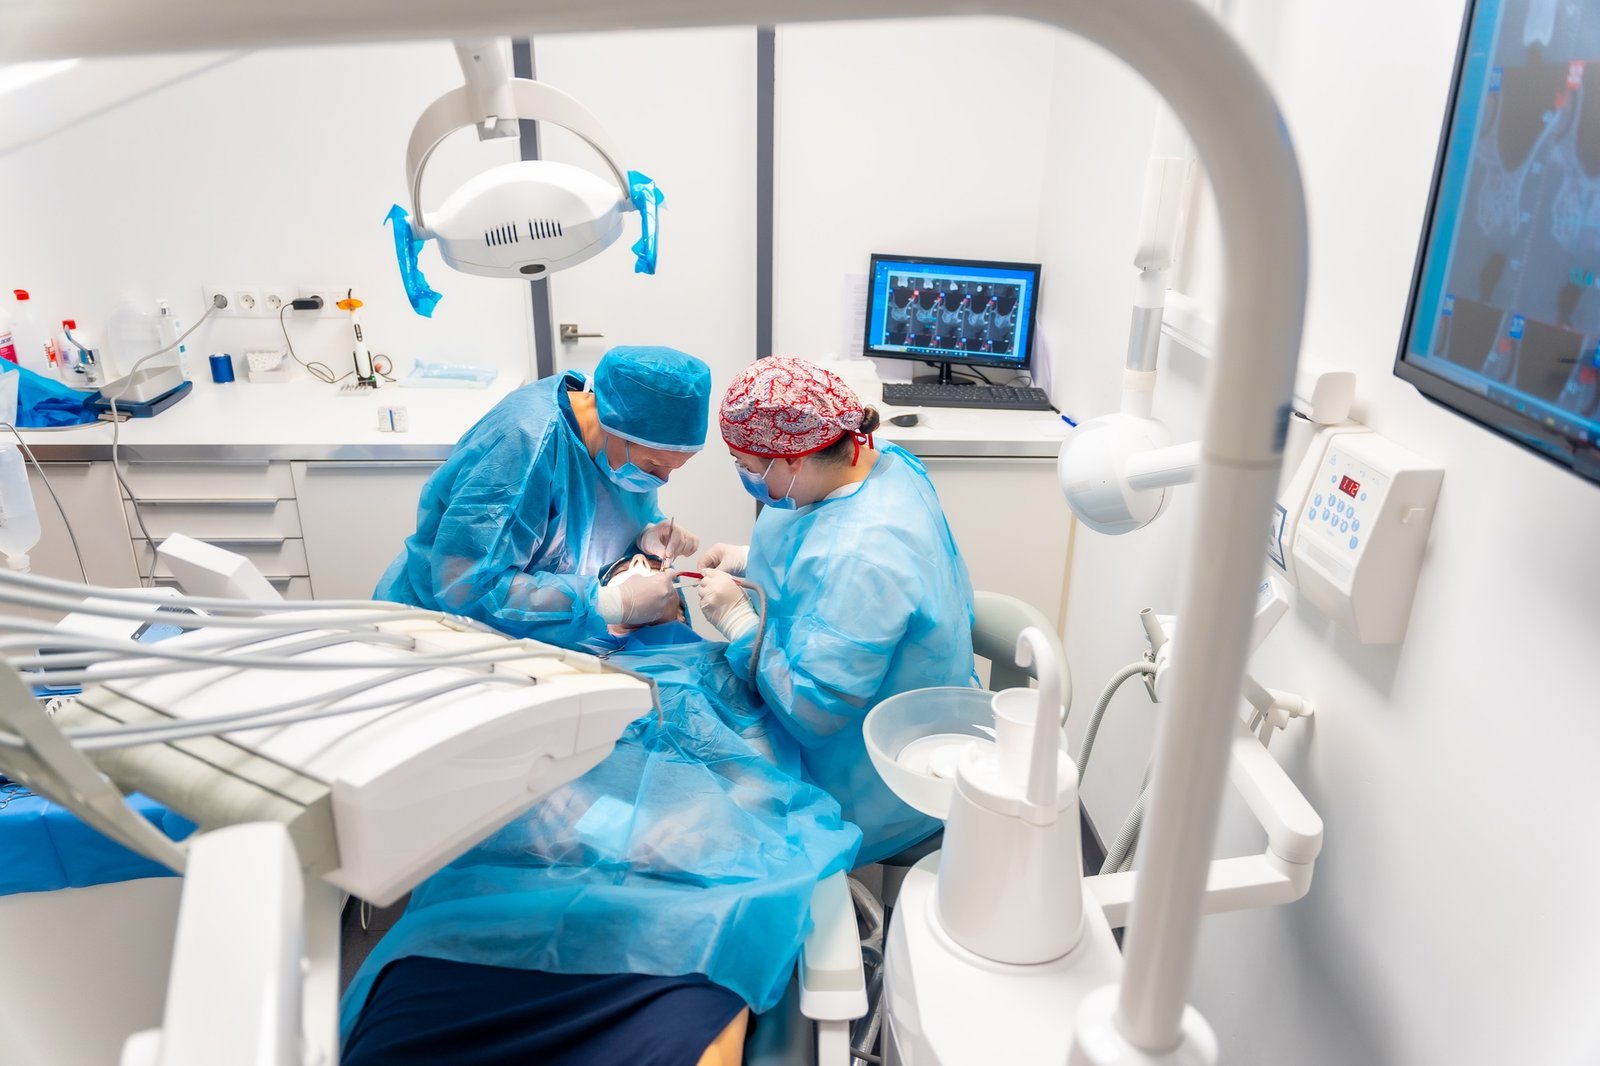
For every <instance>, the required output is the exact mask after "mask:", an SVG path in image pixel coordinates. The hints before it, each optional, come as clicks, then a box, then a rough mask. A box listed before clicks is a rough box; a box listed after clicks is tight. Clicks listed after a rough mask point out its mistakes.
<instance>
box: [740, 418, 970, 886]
mask: <svg viewBox="0 0 1600 1066" xmlns="http://www.w3.org/2000/svg"><path fill="white" fill-rule="evenodd" d="M745 576H746V577H747V578H748V579H749V580H750V581H752V582H754V583H755V584H757V585H760V586H761V587H762V588H763V589H765V590H766V593H767V629H766V636H765V638H764V639H763V641H762V645H761V659H760V664H759V667H758V676H757V677H756V678H755V683H756V685H757V687H758V688H759V689H760V692H761V695H762V698H763V699H764V700H765V701H766V704H767V706H768V707H769V708H770V709H771V711H772V712H773V713H774V714H775V715H776V716H777V719H778V722H779V724H780V725H781V726H782V727H783V728H784V730H785V731H786V732H787V733H788V734H789V735H790V736H792V737H793V738H794V739H795V740H796V741H798V742H799V744H800V748H801V760H802V762H803V763H804V766H805V769H806V772H807V778H808V780H811V781H814V782H816V783H817V784H819V785H821V786H822V787H823V788H825V789H827V790H828V791H829V792H830V793H832V795H833V796H834V798H836V799H837V800H838V801H839V803H840V805H841V806H842V807H843V808H844V814H845V817H846V818H847V819H849V820H850V821H852V822H854V823H855V824H856V825H858V826H860V827H861V832H862V834H863V836H864V842H863V844H862V848H861V861H862V862H876V861H878V860H880V859H884V858H887V857H889V856H890V855H893V854H895V853H896V852H898V851H900V850H902V849H903V848H905V847H907V846H909V845H911V844H914V843H916V842H917V841H919V840H921V839H923V838H924V837H926V836H928V835H929V834H930V833H932V832H933V831H934V830H935V829H936V828H938V824H939V823H938V822H937V821H935V820H934V819H932V818H929V817H927V816H926V815H923V814H919V813H918V812H917V811H915V810H913V809H912V808H911V807H909V806H907V805H906V804H905V803H902V802H901V801H900V799H899V798H898V797H897V796H895V794H894V793H893V792H892V791H890V789H889V787H888V786H887V785H885V784H884V783H883V780H882V779H881V778H880V777H879V776H878V773H877V771H876V770H874V769H873V768H872V762H871V760H870V759H869V757H868V756H867V749H866V741H865V740H864V739H863V737H862V734H861V724H862V721H863V719H865V718H866V715H867V712H868V711H870V710H871V709H872V708H873V707H874V706H876V705H877V704H878V703H880V702H881V701H883V700H885V699H887V698H888V697H890V696H893V695H895V694H896V693H900V692H905V691H907V690H909V689H914V688H926V687H928V686H932V685H970V684H973V683H974V680H973V660H972V620H973V619H972V580H971V578H970V577H969V576H968V574H967V565H966V563H965V562H964V561H963V560H962V558H961V552H960V551H959V550H958V549H957V548H956V542H955V538H954V537H953V536H952V535H951V533H950V526H949V524H948V523H947V522H946V521H945V517H944V510H943V509H942V508H941V507H940V505H939V497H938V495H937V494H936V493H935V492H934V488H933V483H932V482H931V481H929V480H928V472H927V469H926V468H925V467H923V465H922V463H921V462H919V461H918V460H917V459H916V457H914V456H913V455H911V454H910V453H909V452H907V451H905V450H903V449H901V448H898V447H896V446H894V445H892V444H886V445H884V446H883V448H882V450H881V451H880V453H879V456H878V461H877V464H876V465H875V466H874V467H873V469H872V472H871V473H870V474H868V475H867V479H866V480H865V481H864V482H862V483H861V487H860V488H859V489H857V490H856V491H855V492H854V493H851V494H850V495H848V496H844V497H840V498H837V499H827V500H821V501H818V502H817V503H814V504H810V505H807V506H805V507H801V508H798V509H797V510H792V511H787V510H779V509H777V508H773V507H767V508H764V509H763V510H762V512H761V516H760V517H759V518H758V519H757V520H756V526H755V532H754V533H753V534H752V535H751V538H750V560H749V563H748V565H747V570H746V575H745ZM754 640H755V633H754V632H753V631H752V632H750V633H746V634H745V635H744V636H742V637H740V638H739V639H738V640H736V641H734V642H733V644H732V645H731V646H730V647H729V650H728V662H729V664H730V666H732V667H733V669H734V670H735V671H737V672H739V673H740V674H741V676H745V677H748V676H749V662H750V652H751V646H752V643H753V642H754Z"/></svg>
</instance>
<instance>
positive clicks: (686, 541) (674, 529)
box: [639, 521, 700, 563]
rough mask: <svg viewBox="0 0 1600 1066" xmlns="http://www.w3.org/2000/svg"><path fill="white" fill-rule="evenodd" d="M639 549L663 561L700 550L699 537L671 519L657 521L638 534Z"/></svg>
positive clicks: (669, 560)
mask: <svg viewBox="0 0 1600 1066" xmlns="http://www.w3.org/2000/svg"><path fill="white" fill-rule="evenodd" d="M639 550H640V551H642V552H644V553H645V554H647V555H654V556H655V557H656V558H658V559H661V560H663V561H665V562H669V563H670V562H671V561H672V560H674V559H677V558H679V557H680V556H684V555H693V554H694V553H695V552H697V551H699V550H700V538H699V537H697V536H695V535H694V534H693V533H690V532H689V531H688V530H687V529H684V528H683V527H682V526H680V525H677V524H675V523H673V522H671V521H667V522H657V523H656V524H655V525H653V526H648V527H646V528H645V531H644V532H643V533H640V534H639Z"/></svg>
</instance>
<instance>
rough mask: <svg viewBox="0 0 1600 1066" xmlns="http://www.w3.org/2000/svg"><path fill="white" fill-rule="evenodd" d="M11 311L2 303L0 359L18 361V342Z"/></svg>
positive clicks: (0, 307) (0, 311)
mask: <svg viewBox="0 0 1600 1066" xmlns="http://www.w3.org/2000/svg"><path fill="white" fill-rule="evenodd" d="M13 325H14V323H13V322H12V320H11V313H10V312H9V311H8V310H6V308H5V306H4V305H0V359H4V360H6V361H7V362H12V363H15V362H16V361H17V342H16V338H15V337H13V336H12V332H11V330H12V326H13Z"/></svg>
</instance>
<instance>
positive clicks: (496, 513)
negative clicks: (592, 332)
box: [373, 373, 662, 651]
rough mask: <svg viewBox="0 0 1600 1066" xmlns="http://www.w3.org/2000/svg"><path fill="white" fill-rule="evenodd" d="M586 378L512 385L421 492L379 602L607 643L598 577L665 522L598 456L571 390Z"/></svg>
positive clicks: (589, 644)
mask: <svg viewBox="0 0 1600 1066" xmlns="http://www.w3.org/2000/svg"><path fill="white" fill-rule="evenodd" d="M583 380H584V379H583V376H582V375H581V374H577V373H568V374H564V375H559V376H556V377H550V378H545V379H543V380H542V381H536V382H534V383H532V384H531V385H524V386H523V387H522V388H520V389H518V390H516V391H515V392H513V393H511V394H510V395H509V396H507V397H506V398H505V399H503V400H501V401H500V402H499V403H498V404H496V405H495V407H494V409H493V410H491V411H490V412H489V413H488V414H486V415H484V416H483V418H481V419H480V420H479V421H478V423H477V425H475V426H473V427H472V428H471V429H469V430H468V431H467V432H466V435H465V436H463V437H462V438H461V440H460V441H459V442H458V443H457V444H456V448H455V451H454V452H452V453H451V455H450V458H449V459H448V460H447V461H446V462H445V464H444V465H443V466H442V467H440V468H439V469H438V470H436V471H435V472H434V474H433V476H432V477H430V478H429V479H428V482H427V484H426V485H424V486H423V489H422V500H421V502H420V503H419V504H418V507H417V531H416V533H414V534H412V535H411V536H410V537H408V538H406V543H405V548H404V550H403V551H401V553H400V555H399V557H398V558H396V559H395V561H394V562H392V563H390V564H389V569H388V570H387V571H385V572H384V575H383V577H382V578H381V579H380V580H379V582H378V587H377V590H376V591H375V592H374V593H373V598H374V599H380V600H393V601H395V602H398V603H409V604H414V605H416V606H419V607H425V608H427V609H429V610H435V611H448V612H450V613H452V614H460V615H466V616H467V617H469V618H475V619H477V620H478V621H481V622H484V623H487V624H488V625H491V626H494V627H495V628H496V629H498V630H500V631H501V632H504V633H507V634H510V635H511V636H514V637H532V638H534V639H535V640H542V641H545V642H546V643H549V644H557V645H560V646H562V647H567V648H580V647H581V648H586V649H588V650H591V651H608V650H611V649H614V648H615V647H616V646H617V642H616V641H615V640H613V639H612V638H611V636H610V635H609V634H608V633H607V632H606V623H605V620H604V619H602V618H601V617H600V611H599V606H598V604H597V602H596V599H595V597H596V594H597V593H598V591H599V589H600V581H599V577H600V575H601V574H602V573H603V572H604V571H605V569H606V568H607V567H608V566H610V565H611V564H612V563H614V562H616V561H617V560H618V559H620V558H622V557H623V556H624V555H625V554H627V553H628V551H629V550H630V548H631V547H632V545H633V543H634V541H635V540H637V539H638V536H639V534H640V533H641V532H642V531H643V530H644V528H645V527H646V526H648V525H650V524H651V523H653V522H657V521H659V520H660V519H661V517H662V515H661V511H660V508H659V507H658V506H657V504H656V494H655V493H654V492H653V491H652V492H626V491H624V490H622V489H620V488H618V487H617V486H616V485H614V484H613V483H612V482H611V480H610V479H609V478H607V477H606V475H605V474H604V473H603V472H602V471H601V470H600V468H599V466H598V465H596V463H595V461H594V459H593V457H591V456H590V454H589V449H588V448H586V447H585V446H584V443H583V437H582V436H581V434H580V433H579V431H578V423H577V419H576V418H575V417H574V415H573V413H572V405H571V403H570V402H569V401H568V400H567V393H568V391H572V390H577V389H580V388H581V387H582V386H583Z"/></svg>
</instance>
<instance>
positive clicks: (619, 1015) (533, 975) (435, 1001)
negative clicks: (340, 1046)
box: [339, 958, 744, 1066]
mask: <svg viewBox="0 0 1600 1066" xmlns="http://www.w3.org/2000/svg"><path fill="white" fill-rule="evenodd" d="M743 1009H744V1001H743V1000H741V999H740V998H739V997H738V996H736V995H734V994H733V993H732V992H729V991H728V990H727V989H723V988H718V987H717V986H716V985H713V984H710V983H709V982H707V981H706V980H705V979H704V978H702V977H645V976H641V975H637V974H601V975H594V976H590V975H584V974H550V973H540V972H537V971H530V970H513V969H510V968H507V967H503V966H474V965H472V964H470V963H462V962H445V961H443V960H441V959H423V958H411V959H401V960H400V961H398V962H393V963H390V964H389V965H388V966H387V967H385V968H384V971H383V973H382V975H381V976H379V978H378V981H377V984H376V985H375V986H374V988H373V991H372V998H371V999H370V1000H369V1001H368V1003H367V1009H366V1010H364V1011H363V1012H362V1014H361V1020H360V1021H359V1022H357V1023H356V1028H355V1030H354V1031H353V1032H352V1033H351V1034H350V1039H349V1040H348V1041H346V1043H345V1047H344V1051H343V1053H342V1054H341V1055H340V1056H339V1061H340V1062H341V1063H342V1064H343V1066H435V1064H437V1063H444V1062H448V1063H450V1064H451V1066H496V1064H500V1063H529V1064H532V1063H537V1064H538V1066H592V1064H594V1063H627V1064H628V1066H694V1064H695V1063H697V1062H699V1061H700V1057H701V1056H702V1055H703V1054H705V1050H706V1048H708V1047H709V1046H710V1045H711V1042H712V1041H713V1040H715V1039H716V1038H717V1036H718V1035H719V1034H720V1033H721V1032H722V1030H723V1029H725V1028H727V1026H728V1023H729V1022H731V1021H733V1019H734V1018H735V1017H737V1016H738V1014H739V1012H740V1011H741V1010H743Z"/></svg>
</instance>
